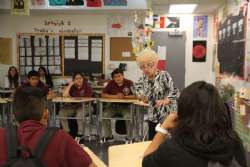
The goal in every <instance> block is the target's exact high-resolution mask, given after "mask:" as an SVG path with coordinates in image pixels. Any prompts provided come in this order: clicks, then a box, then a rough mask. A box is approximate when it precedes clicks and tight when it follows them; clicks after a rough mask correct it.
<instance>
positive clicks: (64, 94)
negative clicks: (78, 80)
mask: <svg viewBox="0 0 250 167" xmlns="http://www.w3.org/2000/svg"><path fill="white" fill-rule="evenodd" d="M74 84H75V83H74V82H73V81H71V82H70V83H69V85H68V86H67V87H66V88H65V89H64V91H63V97H69V96H70V94H69V91H70V88H71V87H72V86H73V85H74Z"/></svg>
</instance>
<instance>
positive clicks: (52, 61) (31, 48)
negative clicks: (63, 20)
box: [17, 33, 105, 76]
mask: <svg viewBox="0 0 250 167" xmlns="http://www.w3.org/2000/svg"><path fill="white" fill-rule="evenodd" d="M104 41H105V40H104V34H62V33H60V34H59V33H20V34H17V53H18V67H19V70H20V74H21V75H27V73H28V72H29V71H30V70H38V68H39V67H40V66H44V67H45V68H46V69H47V70H48V71H49V72H50V74H51V75H56V76H61V75H62V76H64V75H65V76H72V75H73V73H75V72H81V73H84V74H88V75H91V74H93V73H95V74H96V73H97V74H103V73H104V53H105V52H104Z"/></svg>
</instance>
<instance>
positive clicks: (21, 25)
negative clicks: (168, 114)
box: [0, 13, 214, 85]
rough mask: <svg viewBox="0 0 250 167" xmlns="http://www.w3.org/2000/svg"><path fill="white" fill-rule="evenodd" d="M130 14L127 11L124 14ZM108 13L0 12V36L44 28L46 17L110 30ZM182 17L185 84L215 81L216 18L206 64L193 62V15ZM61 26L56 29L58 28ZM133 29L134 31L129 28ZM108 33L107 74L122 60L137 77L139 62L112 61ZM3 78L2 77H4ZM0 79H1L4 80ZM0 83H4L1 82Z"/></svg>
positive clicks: (1, 70) (83, 27)
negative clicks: (213, 38)
mask: <svg viewBox="0 0 250 167" xmlns="http://www.w3.org/2000/svg"><path fill="white" fill-rule="evenodd" d="M123 15H127V14H123ZM108 16H109V14H81V15H80V14H75V15H74V14H71V15H31V16H11V15H9V14H0V27H1V31H0V37H11V38H13V39H15V38H16V33H18V32H22V33H24V32H27V33H28V32H34V27H43V26H42V25H43V21H44V20H50V19H51V20H57V19H58V20H61V19H63V20H71V22H72V25H73V26H74V27H76V28H79V29H81V30H82V32H85V33H105V34H106V33H107V17H108ZM179 16H180V17H181V19H180V20H181V25H180V26H181V30H184V31H186V34H187V40H186V73H185V85H189V84H190V83H192V82H194V81H197V80H205V81H208V82H212V83H214V75H213V72H212V46H213V41H212V31H213V30H212V28H213V26H212V23H213V17H212V16H209V24H208V25H209V29H208V31H209V33H208V34H209V37H208V39H207V46H208V47H207V48H208V50H207V61H206V62H205V63H193V62H192V41H193V15H179ZM130 21H131V22H133V13H132V14H131V15H130ZM58 29H59V28H58V27H57V28H54V30H55V31H57V30H58ZM128 31H132V30H128ZM109 48H110V45H109V36H107V35H106V41H105V73H106V76H107V77H110V72H111V71H112V70H111V69H109V68H108V65H109V64H110V63H112V64H114V65H115V66H118V65H119V63H127V64H128V71H126V72H125V75H126V77H127V78H129V79H131V80H135V81H136V80H137V79H138V77H139V76H141V71H140V70H139V68H138V67H137V65H136V62H117V61H110V60H109V59H110V50H109ZM13 60H14V62H13V64H14V65H17V62H16V60H17V58H16V41H15V40H13ZM0 66H1V68H0V79H1V77H2V76H3V75H4V74H6V70H7V69H6V66H3V67H2V65H0ZM1 80H2V79H1ZM1 80H0V81H1ZM0 84H1V82H0Z"/></svg>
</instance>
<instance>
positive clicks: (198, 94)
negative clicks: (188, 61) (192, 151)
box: [174, 81, 241, 144]
mask: <svg viewBox="0 0 250 167" xmlns="http://www.w3.org/2000/svg"><path fill="white" fill-rule="evenodd" d="M178 119H179V121H178V125H177V127H176V129H175V130H174V135H175V136H182V137H191V139H193V140H195V141H196V142H197V143H200V144H208V143H209V142H211V141H212V140H213V139H214V138H216V137H219V138H220V139H221V140H222V141H223V142H225V143H228V144H230V143H241V142H240V138H239V137H238V135H237V133H236V132H235V131H234V130H233V127H232V126H231V122H230V118H229V116H228V112H227V110H226V107H225V105H224V103H223V101H222V99H221V97H220V95H219V93H218V91H217V89H216V88H215V87H214V86H213V85H212V84H209V83H206V82H204V81H198V82H195V83H193V84H191V85H190V86H188V87H186V88H185V89H183V91H182V93H181V95H180V97H179V99H178Z"/></svg>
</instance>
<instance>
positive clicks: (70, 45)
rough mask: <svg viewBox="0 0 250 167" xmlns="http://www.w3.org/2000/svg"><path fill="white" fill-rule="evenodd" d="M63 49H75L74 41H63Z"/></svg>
mask: <svg viewBox="0 0 250 167" xmlns="http://www.w3.org/2000/svg"><path fill="white" fill-rule="evenodd" d="M64 46H65V47H75V40H72V39H65V40H64Z"/></svg>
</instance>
